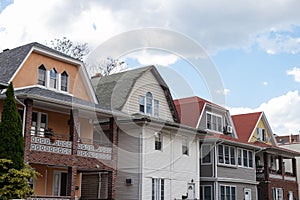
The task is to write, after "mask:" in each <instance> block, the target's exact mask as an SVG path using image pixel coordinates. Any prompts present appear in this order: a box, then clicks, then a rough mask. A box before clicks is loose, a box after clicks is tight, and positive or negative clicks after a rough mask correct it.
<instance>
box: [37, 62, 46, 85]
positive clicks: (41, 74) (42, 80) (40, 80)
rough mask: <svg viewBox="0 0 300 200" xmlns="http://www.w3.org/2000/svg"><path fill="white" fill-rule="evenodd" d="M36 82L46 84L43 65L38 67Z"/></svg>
mask: <svg viewBox="0 0 300 200" xmlns="http://www.w3.org/2000/svg"><path fill="white" fill-rule="evenodd" d="M38 84H39V85H43V86H45V85H46V68H45V66H44V65H41V66H39V69H38Z"/></svg>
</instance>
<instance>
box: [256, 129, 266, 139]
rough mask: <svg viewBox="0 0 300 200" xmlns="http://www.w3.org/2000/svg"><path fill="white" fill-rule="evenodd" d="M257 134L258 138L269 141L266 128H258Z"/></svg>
mask: <svg viewBox="0 0 300 200" xmlns="http://www.w3.org/2000/svg"><path fill="white" fill-rule="evenodd" d="M256 134H257V138H258V139H259V140H261V141H264V142H266V141H267V137H266V131H265V129H263V128H256Z"/></svg>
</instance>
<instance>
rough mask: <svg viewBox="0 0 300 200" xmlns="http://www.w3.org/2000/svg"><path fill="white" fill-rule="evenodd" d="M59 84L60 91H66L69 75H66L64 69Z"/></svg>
mask: <svg viewBox="0 0 300 200" xmlns="http://www.w3.org/2000/svg"><path fill="white" fill-rule="evenodd" d="M60 84H61V85H60V89H61V91H65V92H67V91H68V84H69V76H68V74H67V72H65V71H64V72H63V73H62V74H61V78H60Z"/></svg>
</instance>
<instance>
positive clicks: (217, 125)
mask: <svg viewBox="0 0 300 200" xmlns="http://www.w3.org/2000/svg"><path fill="white" fill-rule="evenodd" d="M208 115H211V120H210V124H211V127H210V128H209V127H208V126H207V124H208ZM213 116H215V117H216V130H215V129H213V126H212V124H213V122H212V117H213ZM217 118H220V119H221V125H219V124H218V123H217V122H218V120H217ZM223 124H224V122H223V117H222V115H218V114H215V113H212V112H208V111H207V112H206V129H208V130H211V131H216V132H218V133H223ZM219 126H221V130H218V127H219Z"/></svg>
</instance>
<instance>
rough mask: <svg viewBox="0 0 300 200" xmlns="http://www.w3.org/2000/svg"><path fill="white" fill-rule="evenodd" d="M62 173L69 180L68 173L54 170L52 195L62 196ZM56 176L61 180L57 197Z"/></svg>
mask: <svg viewBox="0 0 300 200" xmlns="http://www.w3.org/2000/svg"><path fill="white" fill-rule="evenodd" d="M62 173H66V174H67V178H68V172H67V171H58V170H54V172H53V188H52V195H53V196H58V197H59V196H60V192H61V174H62ZM56 175H58V178H59V180H58V190H57V195H56V194H55V192H56V191H55V185H56V183H55V181H56V180H55V176H56ZM67 184H68V180H67ZM67 184H66V187H67Z"/></svg>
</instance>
